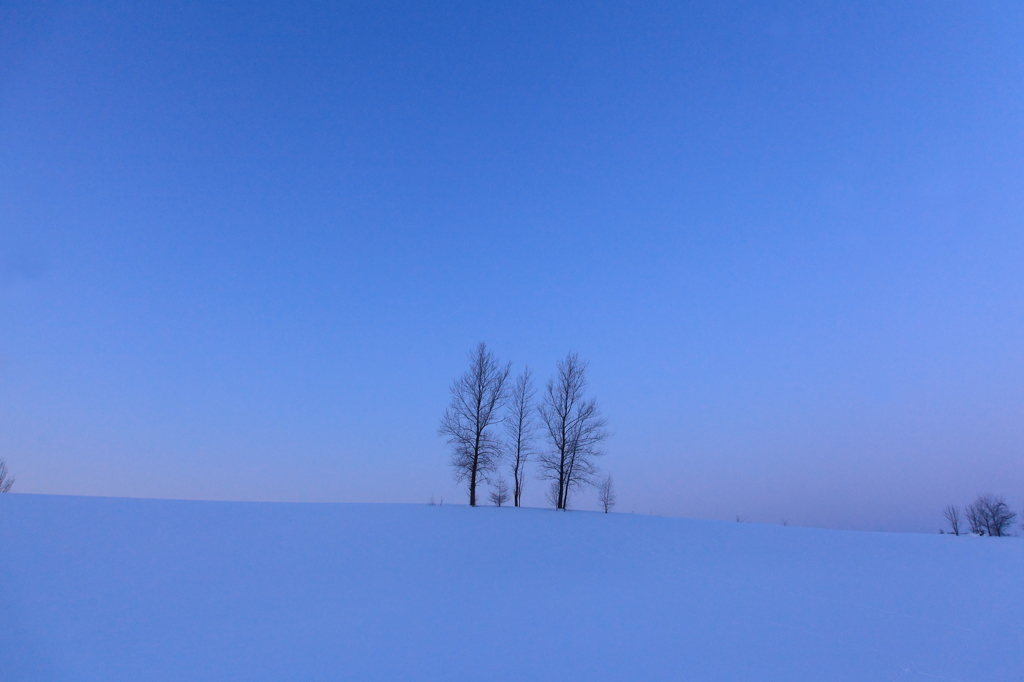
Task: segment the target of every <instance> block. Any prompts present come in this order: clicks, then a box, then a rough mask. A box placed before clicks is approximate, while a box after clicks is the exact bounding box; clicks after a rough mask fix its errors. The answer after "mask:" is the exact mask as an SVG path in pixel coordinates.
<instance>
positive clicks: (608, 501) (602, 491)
mask: <svg viewBox="0 0 1024 682" xmlns="http://www.w3.org/2000/svg"><path fill="white" fill-rule="evenodd" d="M615 497H616V495H615V485H614V484H613V483H612V476H611V474H608V475H607V476H605V479H604V480H603V481H601V485H600V487H598V489H597V499H598V500H599V501H600V502H601V508H602V509H604V513H605V514H607V513H608V512H610V511H611V510H612V507H614V506H615Z"/></svg>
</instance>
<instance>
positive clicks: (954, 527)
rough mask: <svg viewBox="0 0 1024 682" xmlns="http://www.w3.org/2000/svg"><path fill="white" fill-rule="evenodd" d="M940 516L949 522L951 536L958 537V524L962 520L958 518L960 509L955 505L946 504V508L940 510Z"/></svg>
mask: <svg viewBox="0 0 1024 682" xmlns="http://www.w3.org/2000/svg"><path fill="white" fill-rule="evenodd" d="M942 515H943V516H945V517H946V521H948V522H949V529H950V532H952V533H953V535H960V523H961V522H962V520H963V519H962V518H961V516H960V507H958V506H956V505H955V504H947V505H946V508H945V509H943V510H942Z"/></svg>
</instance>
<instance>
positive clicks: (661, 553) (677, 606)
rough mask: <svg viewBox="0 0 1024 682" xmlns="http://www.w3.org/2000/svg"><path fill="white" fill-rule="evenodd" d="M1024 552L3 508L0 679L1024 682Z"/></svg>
mask: <svg viewBox="0 0 1024 682" xmlns="http://www.w3.org/2000/svg"><path fill="white" fill-rule="evenodd" d="M1022 569H1024V540H1021V539H1018V538H974V537H959V538H958V537H953V536H945V535H939V534H935V535H915V534H896V533H861V532H850V531H830V530H818V529H807V528H793V527H782V526H768V525H758V524H743V523H726V522H715V521H695V520H687V519H674V518H661V517H650V516H641V515H636V516H634V515H630V514H600V513H593V512H568V513H559V512H555V511H551V510H543V509H514V508H501V509H496V508H493V507H480V508H476V509H470V508H468V507H465V506H452V505H445V506H443V507H432V506H427V505H393V504H379V505H373V504H287V503H247V502H185V501H167V500H139V499H111V498H86V497H61V496H46V495H18V494H8V495H0V581H2V582H0V678H2V679H3V680H4V681H5V682H14V681H16V680H19V681H20V680H32V681H34V682H35V681H45V680H60V681H75V682H77V681H84V680H103V681H105V682H112V681H121V680H123V681H125V682H128V681H131V682H144V681H148V680H161V681H163V680H216V681H218V682H219V681H222V680H246V681H249V680H410V681H413V682H419V681H421V680H446V681H448V680H557V681H559V682H567V681H573V680H586V681H588V682H594V681H598V680H816V681H818V680H917V679H920V680H978V681H985V682H995V681H998V680H1024V588H1022V577H1024V576H1022Z"/></svg>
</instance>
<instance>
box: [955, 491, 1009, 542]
mask: <svg viewBox="0 0 1024 682" xmlns="http://www.w3.org/2000/svg"><path fill="white" fill-rule="evenodd" d="M966 515H967V521H968V523H970V524H971V532H972V533H977V534H978V535H990V536H992V537H997V538H998V537H1002V536H1004V535H1009V533H1010V528H1011V527H1012V526H1013V522H1014V520H1015V519H1016V518H1017V514H1016V513H1014V512H1012V511H1010V506H1009V505H1008V504H1006V499H1005V498H1003V497H1002V496H999V497H997V496H995V495H978V499H976V500H975V501H974V502H973V503H972V504H971V505H970V506H968V507H967V510H966Z"/></svg>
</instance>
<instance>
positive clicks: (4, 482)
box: [0, 459, 14, 493]
mask: <svg viewBox="0 0 1024 682" xmlns="http://www.w3.org/2000/svg"><path fill="white" fill-rule="evenodd" d="M13 485H14V476H11V474H10V472H9V471H7V462H6V461H5V460H3V459H0V493H9V492H11V486H13Z"/></svg>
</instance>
